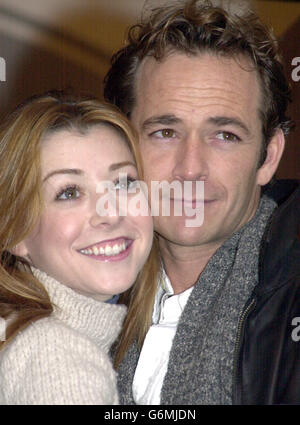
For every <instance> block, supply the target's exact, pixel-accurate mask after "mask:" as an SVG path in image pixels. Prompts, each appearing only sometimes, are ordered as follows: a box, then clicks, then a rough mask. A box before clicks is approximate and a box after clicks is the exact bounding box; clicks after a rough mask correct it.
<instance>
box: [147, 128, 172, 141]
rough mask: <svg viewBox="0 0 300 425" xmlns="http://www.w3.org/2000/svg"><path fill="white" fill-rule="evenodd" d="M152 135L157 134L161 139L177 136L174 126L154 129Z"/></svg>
mask: <svg viewBox="0 0 300 425" xmlns="http://www.w3.org/2000/svg"><path fill="white" fill-rule="evenodd" d="M151 136H156V137H158V138H160V139H171V138H173V137H174V136H175V131H174V130H173V129H172V128H164V129H163V130H158V131H154V132H153V133H152V134H151Z"/></svg>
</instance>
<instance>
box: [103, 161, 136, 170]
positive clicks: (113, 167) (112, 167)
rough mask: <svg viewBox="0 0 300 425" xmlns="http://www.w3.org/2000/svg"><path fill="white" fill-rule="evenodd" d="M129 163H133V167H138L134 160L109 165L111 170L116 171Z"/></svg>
mask: <svg viewBox="0 0 300 425" xmlns="http://www.w3.org/2000/svg"><path fill="white" fill-rule="evenodd" d="M128 165H131V166H132V167H134V168H136V164H135V163H134V162H132V161H123V162H116V163H115V164H111V165H110V166H109V171H115V170H118V169H119V168H122V167H127V166H128Z"/></svg>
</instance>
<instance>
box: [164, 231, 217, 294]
mask: <svg viewBox="0 0 300 425" xmlns="http://www.w3.org/2000/svg"><path fill="white" fill-rule="evenodd" d="M159 244H160V251H161V256H162V258H163V262H164V267H165V270H166V273H167V275H168V277H169V279H170V281H171V284H172V287H173V290H174V293H175V294H180V293H181V292H183V291H185V290H186V289H188V288H190V287H191V286H193V285H195V283H196V282H197V280H198V278H199V276H200V274H201V273H202V271H203V270H204V268H205V266H206V264H207V263H208V261H209V260H210V258H211V257H212V256H213V255H214V253H215V252H216V250H217V249H218V248H219V246H220V245H221V243H220V245H214V246H209V247H208V246H188V247H187V246H181V245H175V244H173V243H170V242H169V241H166V240H165V239H163V238H160V241H159Z"/></svg>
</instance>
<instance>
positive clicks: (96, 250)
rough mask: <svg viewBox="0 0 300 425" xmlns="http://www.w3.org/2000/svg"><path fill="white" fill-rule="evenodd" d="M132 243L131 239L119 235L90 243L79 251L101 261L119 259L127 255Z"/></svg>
mask: <svg viewBox="0 0 300 425" xmlns="http://www.w3.org/2000/svg"><path fill="white" fill-rule="evenodd" d="M132 243H133V240H132V239H129V238H124V237H121V238H116V239H110V240H106V241H102V242H99V243H97V244H93V245H90V246H88V247H86V248H83V249H80V250H79V252H80V253H81V254H83V255H86V256H88V257H90V258H93V259H97V260H101V261H120V260H122V259H124V258H126V257H127V256H128V255H129V253H130V249H131V246H132Z"/></svg>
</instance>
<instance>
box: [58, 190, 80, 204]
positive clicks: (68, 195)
mask: <svg viewBox="0 0 300 425" xmlns="http://www.w3.org/2000/svg"><path fill="white" fill-rule="evenodd" d="M79 196H80V192H79V189H78V188H77V187H67V188H66V189H63V190H62V191H60V192H59V194H58V195H57V196H56V198H55V199H56V200H59V201H65V200H73V199H77V198H79Z"/></svg>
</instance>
